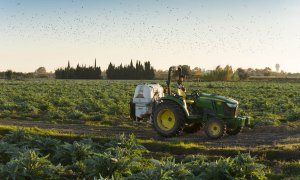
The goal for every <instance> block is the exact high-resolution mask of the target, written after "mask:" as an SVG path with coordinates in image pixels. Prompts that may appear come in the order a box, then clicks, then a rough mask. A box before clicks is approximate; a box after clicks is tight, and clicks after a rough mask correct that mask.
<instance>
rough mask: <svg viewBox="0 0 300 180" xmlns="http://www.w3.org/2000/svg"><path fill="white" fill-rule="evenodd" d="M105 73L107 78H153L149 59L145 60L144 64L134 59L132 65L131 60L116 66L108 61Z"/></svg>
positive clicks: (153, 73)
mask: <svg viewBox="0 0 300 180" xmlns="http://www.w3.org/2000/svg"><path fill="white" fill-rule="evenodd" d="M106 75H107V78H108V79H154V77H155V70H154V68H153V67H152V66H151V64H150V61H146V62H145V63H144V65H143V64H142V63H141V61H136V63H135V66H134V65H133V62H132V60H131V61H130V64H129V65H123V64H120V65H119V66H117V67H116V66H115V65H113V64H112V63H111V62H110V63H109V65H108V68H107V70H106Z"/></svg>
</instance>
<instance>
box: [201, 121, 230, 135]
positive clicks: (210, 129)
mask: <svg viewBox="0 0 300 180" xmlns="http://www.w3.org/2000/svg"><path fill="white" fill-rule="evenodd" d="M204 131H205V134H206V135H207V136H208V137H209V138H211V139H219V138H221V137H223V136H224V134H225V131H226V125H225V123H224V121H223V120H221V119H219V118H211V119H209V120H208V121H207V122H206V123H205V125H204Z"/></svg>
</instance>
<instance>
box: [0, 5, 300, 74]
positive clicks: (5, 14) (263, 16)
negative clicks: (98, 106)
mask: <svg viewBox="0 0 300 180" xmlns="http://www.w3.org/2000/svg"><path fill="white" fill-rule="evenodd" d="M299 19H300V1H298V0H251V1H250V0H218V1H217V0H1V1H0V71H6V70H8V69H11V70H13V71H21V72H33V71H35V70H36V69H37V68H38V67H41V66H43V67H45V68H46V69H47V70H48V71H54V70H55V69H57V68H59V67H65V66H66V65H67V63H68V61H70V63H71V66H76V65H77V64H78V63H79V64H80V65H82V64H83V65H87V66H88V65H93V64H94V60H95V58H96V59H97V64H98V65H99V66H100V67H101V69H102V70H104V69H106V68H107V66H108V64H109V62H112V63H113V64H115V65H119V64H121V63H122V64H123V65H124V64H129V62H130V60H131V59H132V60H133V61H136V60H140V61H150V62H151V64H152V65H153V66H154V67H155V68H156V69H164V70H165V69H167V68H168V67H169V66H172V65H180V64H187V65H189V66H191V68H194V67H200V68H204V69H214V68H215V67H216V66H218V65H221V66H225V65H227V64H228V65H231V66H232V67H233V68H235V69H236V68H238V67H242V68H248V67H252V68H265V67H270V68H271V69H273V70H274V71H275V64H280V70H283V71H285V72H300V23H299Z"/></svg>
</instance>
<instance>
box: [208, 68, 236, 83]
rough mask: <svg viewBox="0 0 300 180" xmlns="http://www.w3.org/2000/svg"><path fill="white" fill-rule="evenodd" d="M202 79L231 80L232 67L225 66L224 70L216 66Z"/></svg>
mask: <svg viewBox="0 0 300 180" xmlns="http://www.w3.org/2000/svg"><path fill="white" fill-rule="evenodd" d="M203 78H204V79H206V80H210V81H228V80H232V78H233V70H232V67H231V66H229V65H227V66H225V68H222V67H221V66H217V67H216V69H215V70H212V71H210V72H209V73H207V74H205V75H204V76H203Z"/></svg>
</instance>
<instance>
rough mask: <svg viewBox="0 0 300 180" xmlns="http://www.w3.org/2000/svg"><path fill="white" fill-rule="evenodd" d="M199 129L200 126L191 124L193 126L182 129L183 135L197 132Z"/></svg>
mask: <svg viewBox="0 0 300 180" xmlns="http://www.w3.org/2000/svg"><path fill="white" fill-rule="evenodd" d="M200 129H201V124H198V123H193V124H189V125H186V126H185V127H184V128H183V132H185V133H195V132H197V131H199V130H200Z"/></svg>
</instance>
